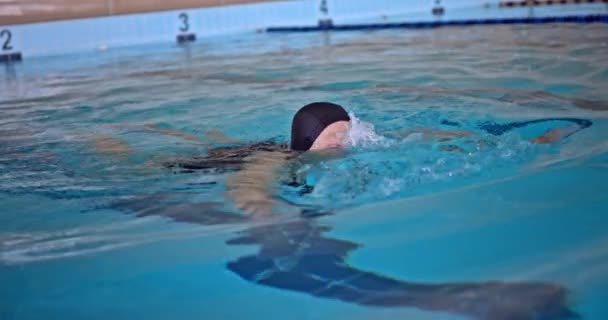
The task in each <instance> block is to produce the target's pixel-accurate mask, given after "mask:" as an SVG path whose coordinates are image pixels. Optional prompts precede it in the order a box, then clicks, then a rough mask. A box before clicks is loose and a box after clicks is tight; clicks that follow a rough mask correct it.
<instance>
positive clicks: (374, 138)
mask: <svg viewBox="0 0 608 320" xmlns="http://www.w3.org/2000/svg"><path fill="white" fill-rule="evenodd" d="M348 115H349V116H350V130H349V131H348V137H347V139H348V145H349V146H352V147H364V148H366V147H374V146H381V147H386V146H389V145H391V140H390V139H388V138H386V137H384V136H382V135H379V134H378V133H376V129H375V127H374V125H373V124H371V123H369V122H365V121H361V119H359V118H357V116H356V115H355V114H354V113H353V112H349V114H348Z"/></svg>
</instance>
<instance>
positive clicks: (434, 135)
mask: <svg viewBox="0 0 608 320" xmlns="http://www.w3.org/2000/svg"><path fill="white" fill-rule="evenodd" d="M415 133H417V134H422V136H423V137H424V138H427V139H437V140H440V141H449V140H452V139H457V138H462V137H468V136H470V135H473V134H475V133H474V132H472V131H467V130H440V129H433V128H413V129H402V130H397V131H391V132H389V133H388V135H389V136H391V137H393V138H403V137H407V136H409V135H410V134H415Z"/></svg>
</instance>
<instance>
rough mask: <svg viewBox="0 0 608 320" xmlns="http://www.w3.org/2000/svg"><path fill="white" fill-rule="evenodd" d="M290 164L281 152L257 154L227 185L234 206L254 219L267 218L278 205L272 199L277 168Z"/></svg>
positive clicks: (276, 178) (229, 179)
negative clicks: (265, 216)
mask: <svg viewBox="0 0 608 320" xmlns="http://www.w3.org/2000/svg"><path fill="white" fill-rule="evenodd" d="M286 162H287V155H286V154H284V153H279V152H257V153H255V154H254V155H252V156H251V157H250V158H249V159H248V160H247V162H246V164H245V166H244V167H243V169H242V170H240V171H238V172H236V173H235V174H234V175H232V176H231V177H230V178H228V180H227V182H226V187H227V190H228V192H227V193H228V197H229V198H230V199H232V201H233V202H234V203H235V205H236V206H237V207H238V208H239V209H242V210H243V211H245V212H246V213H247V214H249V215H252V216H254V217H261V216H264V215H268V214H270V213H272V212H273V210H274V209H276V208H277V206H278V205H285V204H283V203H279V202H278V201H277V200H276V199H274V197H273V188H274V185H275V183H276V181H277V180H278V177H277V169H279V168H280V167H281V166H283V165H284V164H285V163H286Z"/></svg>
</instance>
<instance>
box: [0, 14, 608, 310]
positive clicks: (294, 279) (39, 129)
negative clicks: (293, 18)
mask: <svg viewBox="0 0 608 320" xmlns="http://www.w3.org/2000/svg"><path fill="white" fill-rule="evenodd" d="M607 50H608V30H606V27H605V26H603V25H586V26H576V25H574V26H572V25H569V26H560V25H547V26H508V27H506V26H505V27H503V26H497V27H470V28H462V29H461V28H445V29H437V30H424V31H405V30H395V31H390V32H389V31H378V32H361V33H359V32H352V33H338V34H331V33H330V34H322V33H313V34H280V35H274V34H256V35H244V36H237V37H232V38H225V39H203V40H201V41H199V43H198V44H197V45H194V46H191V47H185V48H184V47H170V46H164V45H154V46H152V45H151V46H146V47H134V48H116V49H113V48H110V49H109V50H107V51H100V52H95V53H91V54H88V55H74V56H61V57H45V58H31V59H26V61H25V62H24V63H22V64H19V65H14V66H3V69H0V70H1V71H0V78H1V79H2V81H0V110H1V113H2V117H1V118H0V132H1V134H0V201H1V202H0V203H1V208H0V283H2V285H1V286H0V318H1V319H38V318H41V317H45V318H61V319H83V318H86V319H107V318H113V319H131V318H133V317H145V318H148V319H167V318H185V319H192V318H201V317H202V318H205V319H225V318H237V319H239V318H247V319H249V318H264V319H283V318H286V317H291V318H296V319H327V318H332V319H333V318H337V319H343V318H348V319H369V318H375V319H376V318H379V319H394V318H408V319H466V318H478V319H536V318H537V316H538V317H540V316H542V315H545V313H546V314H551V310H552V309H551V308H552V305H550V304H548V305H547V306H545V307H538V306H536V307H530V306H529V305H533V304H534V302H536V301H539V303H541V304H542V301H544V300H543V297H545V296H547V295H550V294H551V293H552V292H553V293H555V292H558V291H559V292H566V291H567V292H568V294H567V298H566V301H563V304H564V305H563V306H562V305H560V307H564V308H568V309H570V310H571V311H572V312H575V313H577V314H579V315H580V316H581V317H582V318H583V319H605V318H606V317H607V316H608V308H607V307H606V306H605V303H604V301H605V297H606V296H608V251H607V250H608V249H607V248H608V246H607V245H608V242H607V241H608V233H607V231H606V226H607V225H608V217H607V216H606V214H605V212H606V209H605V208H606V205H607V204H608V196H606V192H604V189H605V187H606V185H607V183H606V181H607V180H606V178H607V177H608V174H607V172H608V171H607V170H606V169H607V160H608V153H607V150H608V145H607V144H606V141H607V140H606V138H608V135H607V134H606V133H607V132H608V131H607V129H608V128H607V127H608V121H606V117H607V115H608V112H607V111H608V102H606V101H608V90H606V89H607V88H608V64H607V62H606V58H605V57H606V52H607ZM323 100H326V101H333V102H336V103H340V104H342V105H344V106H345V107H346V109H348V110H349V111H350V112H352V113H353V115H355V116H356V117H357V118H358V119H360V121H361V123H359V127H358V128H359V131H357V132H356V133H357V135H356V137H355V140H354V142H355V146H353V147H351V148H350V150H349V152H348V153H347V154H345V155H344V156H343V157H341V158H335V159H330V160H326V161H323V162H322V163H321V164H320V165H318V166H317V167H315V168H314V170H312V173H311V174H310V175H311V176H312V177H311V179H313V180H315V181H314V185H315V186H314V190H312V192H310V193H306V194H304V195H299V194H298V192H297V190H294V189H293V188H290V187H287V186H284V185H280V184H279V185H277V190H276V195H277V196H278V197H281V198H283V199H285V200H288V201H291V202H294V203H296V204H297V205H300V206H302V207H306V208H315V210H317V211H316V214H315V215H321V216H320V217H307V218H298V217H294V216H293V215H287V214H285V216H284V217H278V218H274V219H272V220H271V221H259V222H251V221H249V220H247V219H245V218H243V216H242V215H236V216H235V214H239V213H238V211H236V210H235V209H234V207H233V205H232V204H231V203H230V201H227V200H226V199H227V198H226V195H225V180H226V178H227V177H228V176H230V174H231V173H230V172H194V173H179V172H175V171H173V170H169V169H166V168H164V167H163V165H162V163H163V162H165V161H170V160H171V159H175V158H178V157H187V156H196V155H201V154H205V153H206V150H207V147H208V143H212V142H213V139H212V138H213V134H209V130H211V129H218V130H221V131H222V132H223V133H224V134H226V135H227V136H229V137H231V138H234V139H238V140H241V141H260V140H265V139H268V138H273V137H278V139H287V138H288V135H289V130H290V121H291V117H292V116H293V113H294V112H295V111H296V110H297V109H298V108H299V107H301V106H302V105H304V104H307V103H309V102H312V101H323ZM543 118H580V119H587V120H591V121H593V125H592V126H591V127H589V128H586V129H584V130H580V131H578V132H576V133H575V134H573V135H572V136H570V137H568V138H566V139H563V140H561V141H559V142H557V143H555V144H550V145H538V144H533V143H530V142H529V140H530V139H531V138H534V137H535V136H538V135H540V134H542V133H544V132H545V131H546V130H548V129H551V128H555V127H561V126H566V125H568V123H567V122H564V121H548V122H542V123H538V124H532V125H528V126H525V127H522V128H518V129H513V130H510V131H508V132H506V133H505V134H503V135H499V136H496V135H493V134H491V133H488V132H487V131H486V130H483V129H482V128H481V127H480V125H481V124H483V123H497V124H508V123H514V122H521V121H529V120H534V119H543ZM372 125H373V127H374V128H373V129H372V128H371V126H372ZM422 127H424V128H434V129H442V130H469V131H473V132H475V135H473V136H469V137H466V138H461V139H455V140H451V141H437V140H436V139H426V138H425V137H424V136H422V135H420V134H415V133H414V134H409V135H398V136H396V135H393V134H392V132H393V131H395V130H400V129H412V128H422ZM159 128H160V129H159ZM168 129H171V130H180V132H185V133H188V134H189V135H188V136H186V137H184V136H183V135H182V136H176V135H168V134H166V132H167V130H168ZM163 130H164V131H165V133H162V132H159V131H163ZM175 132H176V131H173V133H175ZM456 149H457V151H456V152H449V151H446V150H456ZM227 217H230V218H227ZM237 244H240V245H237ZM260 248H262V251H261V252H259V250H260ZM336 259H337V260H339V261H338V263H335V261H337V260H336ZM340 259H342V260H340ZM252 261H254V262H259V263H258V264H255V263H254V262H252ZM265 263H266V264H265ZM267 263H272V264H273V265H272V266H269V265H267ZM316 269H321V271H319V273H322V276H321V275H319V274H315V277H313V276H311V274H312V273H313V271H312V270H316ZM338 271H340V272H342V273H340V274H339V275H335V274H336V273H338ZM248 273H255V277H254V278H253V280H252V279H248V278H247V276H246V274H248ZM329 273H332V275H328V274H329ZM277 275H283V276H284V277H283V278H281V281H279V280H278V278H277V277H276V276H277ZM313 278H314V279H313ZM361 279H368V280H369V281H370V282H371V283H373V284H374V285H375V287H374V289H369V290H367V291H366V290H362V288H363V287H362V285H360V284H357V281H359V280H361ZM313 280H315V281H320V283H322V284H323V285H322V286H321V285H316V284H310V283H311V282H312V281H313ZM489 281H502V282H501V284H502V286H499V288H498V289H496V291H492V290H488V288H489V287H491V286H490V282H489ZM406 283H407V284H406ZM516 284H524V285H525V284H537V285H538V286H541V284H542V285H543V287H539V288H540V289H539V291H538V292H536V291H533V290H531V289H530V288H527V287H525V288H522V287H518V286H517V285H516ZM416 285H419V286H418V287H417V286H416ZM465 285H466V286H465ZM530 286H531V287H532V288H535V287H534V285H530ZM345 288H348V290H351V291H348V292H347V289H345ZM353 288H354V289H353ZM558 288H559V289H558ZM545 289H546V290H545ZM332 290H333V291H332ZM340 290H342V291H340ZM400 290H401V291H400ZM425 290H426V291H425ZM560 290H563V291H560ZM352 291H357V293H356V294H354V293H352ZM364 291H365V292H364ZM403 291H405V292H407V293H403ZM423 291H424V292H426V293H421V292H423ZM392 292H398V293H396V294H395V295H393V296H392V295H391V294H392ZM347 293H348V294H351V296H349V295H348V294H347ZM410 293H420V294H422V295H425V294H426V295H425V296H424V297H423V298H420V297H419V296H416V297H417V298H413V297H409V296H407V297H406V295H407V294H410ZM352 295H354V296H355V297H353V296H352ZM391 299H393V300H391ZM389 300H390V301H392V302H389ZM396 300H397V302H395V301H396ZM558 300H559V299H556V300H552V299H549V298H547V301H550V302H555V301H558ZM560 302H561V300H560ZM558 304H559V303H558ZM531 310H532V311H531ZM533 311H534V312H533ZM536 311H538V312H539V313H535V312H536ZM560 314H561V315H563V314H565V313H560ZM548 318H555V317H553V315H550V316H548Z"/></svg>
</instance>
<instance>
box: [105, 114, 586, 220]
mask: <svg viewBox="0 0 608 320" xmlns="http://www.w3.org/2000/svg"><path fill="white" fill-rule="evenodd" d="M554 120H559V121H562V122H564V121H565V122H569V123H572V125H569V126H565V127H557V128H553V129H549V130H547V131H546V132H545V133H543V134H542V135H540V136H537V137H535V138H532V139H530V140H529V141H530V142H531V143H535V144H551V143H554V142H557V141H560V140H562V139H564V138H566V137H568V136H570V135H572V134H574V133H575V132H577V131H579V130H581V129H584V128H586V127H589V126H590V125H591V121H589V120H583V119H575V118H560V119H538V120H531V121H523V122H513V123H508V124H496V123H483V124H481V125H480V126H479V128H480V129H482V130H484V131H486V132H488V133H489V134H492V135H495V136H499V135H502V134H504V133H505V132H507V131H510V130H513V129H516V128H521V127H524V126H527V125H529V124H533V123H540V122H546V121H554ZM449 124H450V125H454V126H457V125H458V124H457V123H455V122H451V121H450V122H449ZM351 125H352V123H351V118H350V116H349V114H348V113H347V112H346V110H345V109H344V108H343V107H342V106H340V105H337V104H334V103H330V102H315V103H310V104H308V105H305V106H304V107H302V108H301V109H300V110H298V111H297V112H296V114H295V115H294V117H293V120H292V125H291V140H290V142H289V143H287V142H285V141H278V140H277V139H269V140H266V141H262V142H257V143H253V144H239V143H237V142H235V141H234V140H231V139H229V138H227V137H224V136H223V135H222V134H221V133H220V132H218V131H213V132H211V134H209V136H210V137H215V138H217V139H215V140H216V141H217V142H219V143H223V144H229V145H230V146H224V147H211V146H209V144H206V145H207V146H209V148H208V152H207V155H205V156H196V157H189V158H183V159H175V160H173V161H169V162H165V163H164V165H165V166H166V167H168V168H172V169H175V170H178V171H182V172H184V171H185V172H192V171H194V170H209V171H212V172H219V173H222V172H226V171H229V172H234V173H233V174H232V175H231V176H230V177H229V178H228V180H227V183H226V186H227V196H228V197H229V198H230V200H232V201H231V202H232V203H234V204H235V205H236V207H237V208H238V209H241V210H243V211H245V212H246V213H247V214H249V215H252V216H255V217H262V216H265V215H268V214H270V213H272V212H273V211H278V210H279V209H280V211H282V212H284V211H286V210H287V211H297V210H299V209H298V208H296V207H294V206H292V205H289V204H287V203H285V201H283V200H280V199H278V198H277V197H276V196H274V194H276V193H275V192H273V191H274V190H273V188H274V187H275V186H276V184H277V181H279V180H281V179H280V177H281V176H282V175H281V173H280V170H282V169H284V168H286V167H287V168H289V169H290V173H289V174H288V175H283V176H289V177H288V180H289V181H283V183H284V184H286V185H289V186H293V187H299V188H301V191H300V193H301V194H303V193H309V192H311V191H312V188H313V187H312V186H308V185H306V183H305V182H303V180H305V179H303V177H302V174H301V173H299V171H300V170H299V167H302V166H301V164H304V163H310V162H314V161H315V160H319V159H327V157H336V156H340V155H341V154H343V151H344V150H345V149H346V148H347V147H348V144H349V142H348V140H349V139H348V137H349V131H350V129H351ZM144 129H145V130H148V131H155V132H159V133H163V134H168V135H172V136H176V137H181V138H183V139H186V140H189V141H196V140H197V139H196V137H194V136H193V135H191V134H187V133H184V132H180V131H178V130H174V129H168V128H162V127H158V126H153V125H146V126H145V127H144ZM413 133H416V134H420V135H421V136H422V137H423V138H426V139H432V140H438V141H441V142H445V141H450V140H453V139H459V138H464V137H469V136H472V135H474V134H475V133H474V132H473V131H467V130H438V129H430V128H413V129H404V130H399V131H394V132H391V133H386V135H388V136H391V137H394V138H397V137H403V136H407V135H410V134H413ZM102 142H103V143H98V144H97V145H98V146H102V147H107V146H110V147H111V148H106V149H109V151H112V152H117V151H124V150H125V147H124V144H120V143H110V142H112V141H107V137H106V138H105V140H103V141H102ZM483 143H484V141H480V144H483ZM203 145H205V144H203ZM440 150H443V151H449V152H465V150H463V148H461V147H460V146H455V145H442V146H441V147H440ZM109 151H108V152H109ZM299 164H300V165H299Z"/></svg>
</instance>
